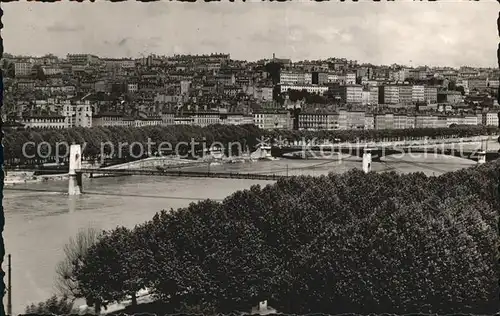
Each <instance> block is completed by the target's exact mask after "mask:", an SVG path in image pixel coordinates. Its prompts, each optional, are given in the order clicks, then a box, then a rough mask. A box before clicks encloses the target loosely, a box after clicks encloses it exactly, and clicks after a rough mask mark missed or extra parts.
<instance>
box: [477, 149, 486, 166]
mask: <svg viewBox="0 0 500 316" xmlns="http://www.w3.org/2000/svg"><path fill="white" fill-rule="evenodd" d="M477 156H478V159H477V163H478V164H483V163H486V151H484V150H481V151H480V152H478V153H477Z"/></svg>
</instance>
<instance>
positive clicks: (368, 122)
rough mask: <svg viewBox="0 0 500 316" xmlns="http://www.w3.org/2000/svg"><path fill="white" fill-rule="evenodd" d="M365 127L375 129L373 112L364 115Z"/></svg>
mask: <svg viewBox="0 0 500 316" xmlns="http://www.w3.org/2000/svg"><path fill="white" fill-rule="evenodd" d="M365 129H375V117H374V116H373V114H366V115H365Z"/></svg>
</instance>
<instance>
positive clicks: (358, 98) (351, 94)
mask: <svg viewBox="0 0 500 316" xmlns="http://www.w3.org/2000/svg"><path fill="white" fill-rule="evenodd" d="M329 91H330V92H331V93H332V94H333V95H334V96H338V97H339V98H340V99H341V100H342V102H343V103H347V104H362V103H363V86H361V85H341V86H333V87H330V88H329Z"/></svg>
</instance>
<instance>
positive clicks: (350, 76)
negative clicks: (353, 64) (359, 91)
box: [345, 73, 356, 85]
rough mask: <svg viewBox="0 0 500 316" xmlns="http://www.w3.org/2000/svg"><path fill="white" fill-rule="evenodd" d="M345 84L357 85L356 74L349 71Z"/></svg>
mask: <svg viewBox="0 0 500 316" xmlns="http://www.w3.org/2000/svg"><path fill="white" fill-rule="evenodd" d="M345 84H346V85H355V84H356V74H355V73H348V74H346V75H345Z"/></svg>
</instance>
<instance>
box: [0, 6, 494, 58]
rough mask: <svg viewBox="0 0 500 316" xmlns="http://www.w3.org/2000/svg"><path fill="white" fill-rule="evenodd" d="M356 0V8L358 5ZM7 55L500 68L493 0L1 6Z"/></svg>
mask: <svg viewBox="0 0 500 316" xmlns="http://www.w3.org/2000/svg"><path fill="white" fill-rule="evenodd" d="M361 1H364V0H361ZM2 8H3V10H4V17H3V19H2V21H3V24H4V29H3V30H2V37H3V39H4V49H5V52H7V53H11V54H15V55H32V56H35V55H36V56H41V55H44V54H47V53H52V54H54V55H58V56H66V54H68V53H92V54H95V55H98V56H100V57H113V58H120V57H133V58H137V57H140V56H147V55H149V54H157V55H173V54H184V53H185V54H188V53H190V54H202V53H211V52H222V53H230V54H231V58H232V59H240V60H258V59H263V58H271V57H272V54H273V53H275V54H276V57H280V58H290V59H292V60H293V61H298V60H306V59H307V60H314V59H322V58H329V57H344V58H348V59H353V60H358V62H360V63H364V62H366V63H373V64H377V65H379V64H393V63H398V64H405V65H409V66H418V65H428V66H452V67H459V66H462V65H470V66H480V67H498V63H497V60H496V49H497V43H498V41H499V38H498V31H497V25H496V20H497V17H498V12H499V9H500V6H499V5H498V3H497V1H495V0H481V1H479V2H472V1H468V0H445V1H442V0H441V1H439V2H427V1H423V2H419V1H415V2H413V1H404V0H400V1H397V0H396V1H395V2H378V3H377V2H372V1H365V2H349V1H346V2H343V3H342V2H337V1H333V2H323V3H316V2H299V1H295V2H289V3H277V2H261V1H258V2H249V1H247V2H246V3H242V2H239V3H237V2H235V3H230V2H228V1H225V0H222V1H221V2H219V3H216V2H211V3H204V2H197V3H179V2H166V1H165V2H153V3H140V2H136V1H127V2H123V3H110V2H107V1H102V0H101V1H99V0H97V1H96V2H95V3H90V2H84V3H77V2H69V1H66V0H64V1H61V2H58V3H34V2H27V1H19V2H9V3H2Z"/></svg>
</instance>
